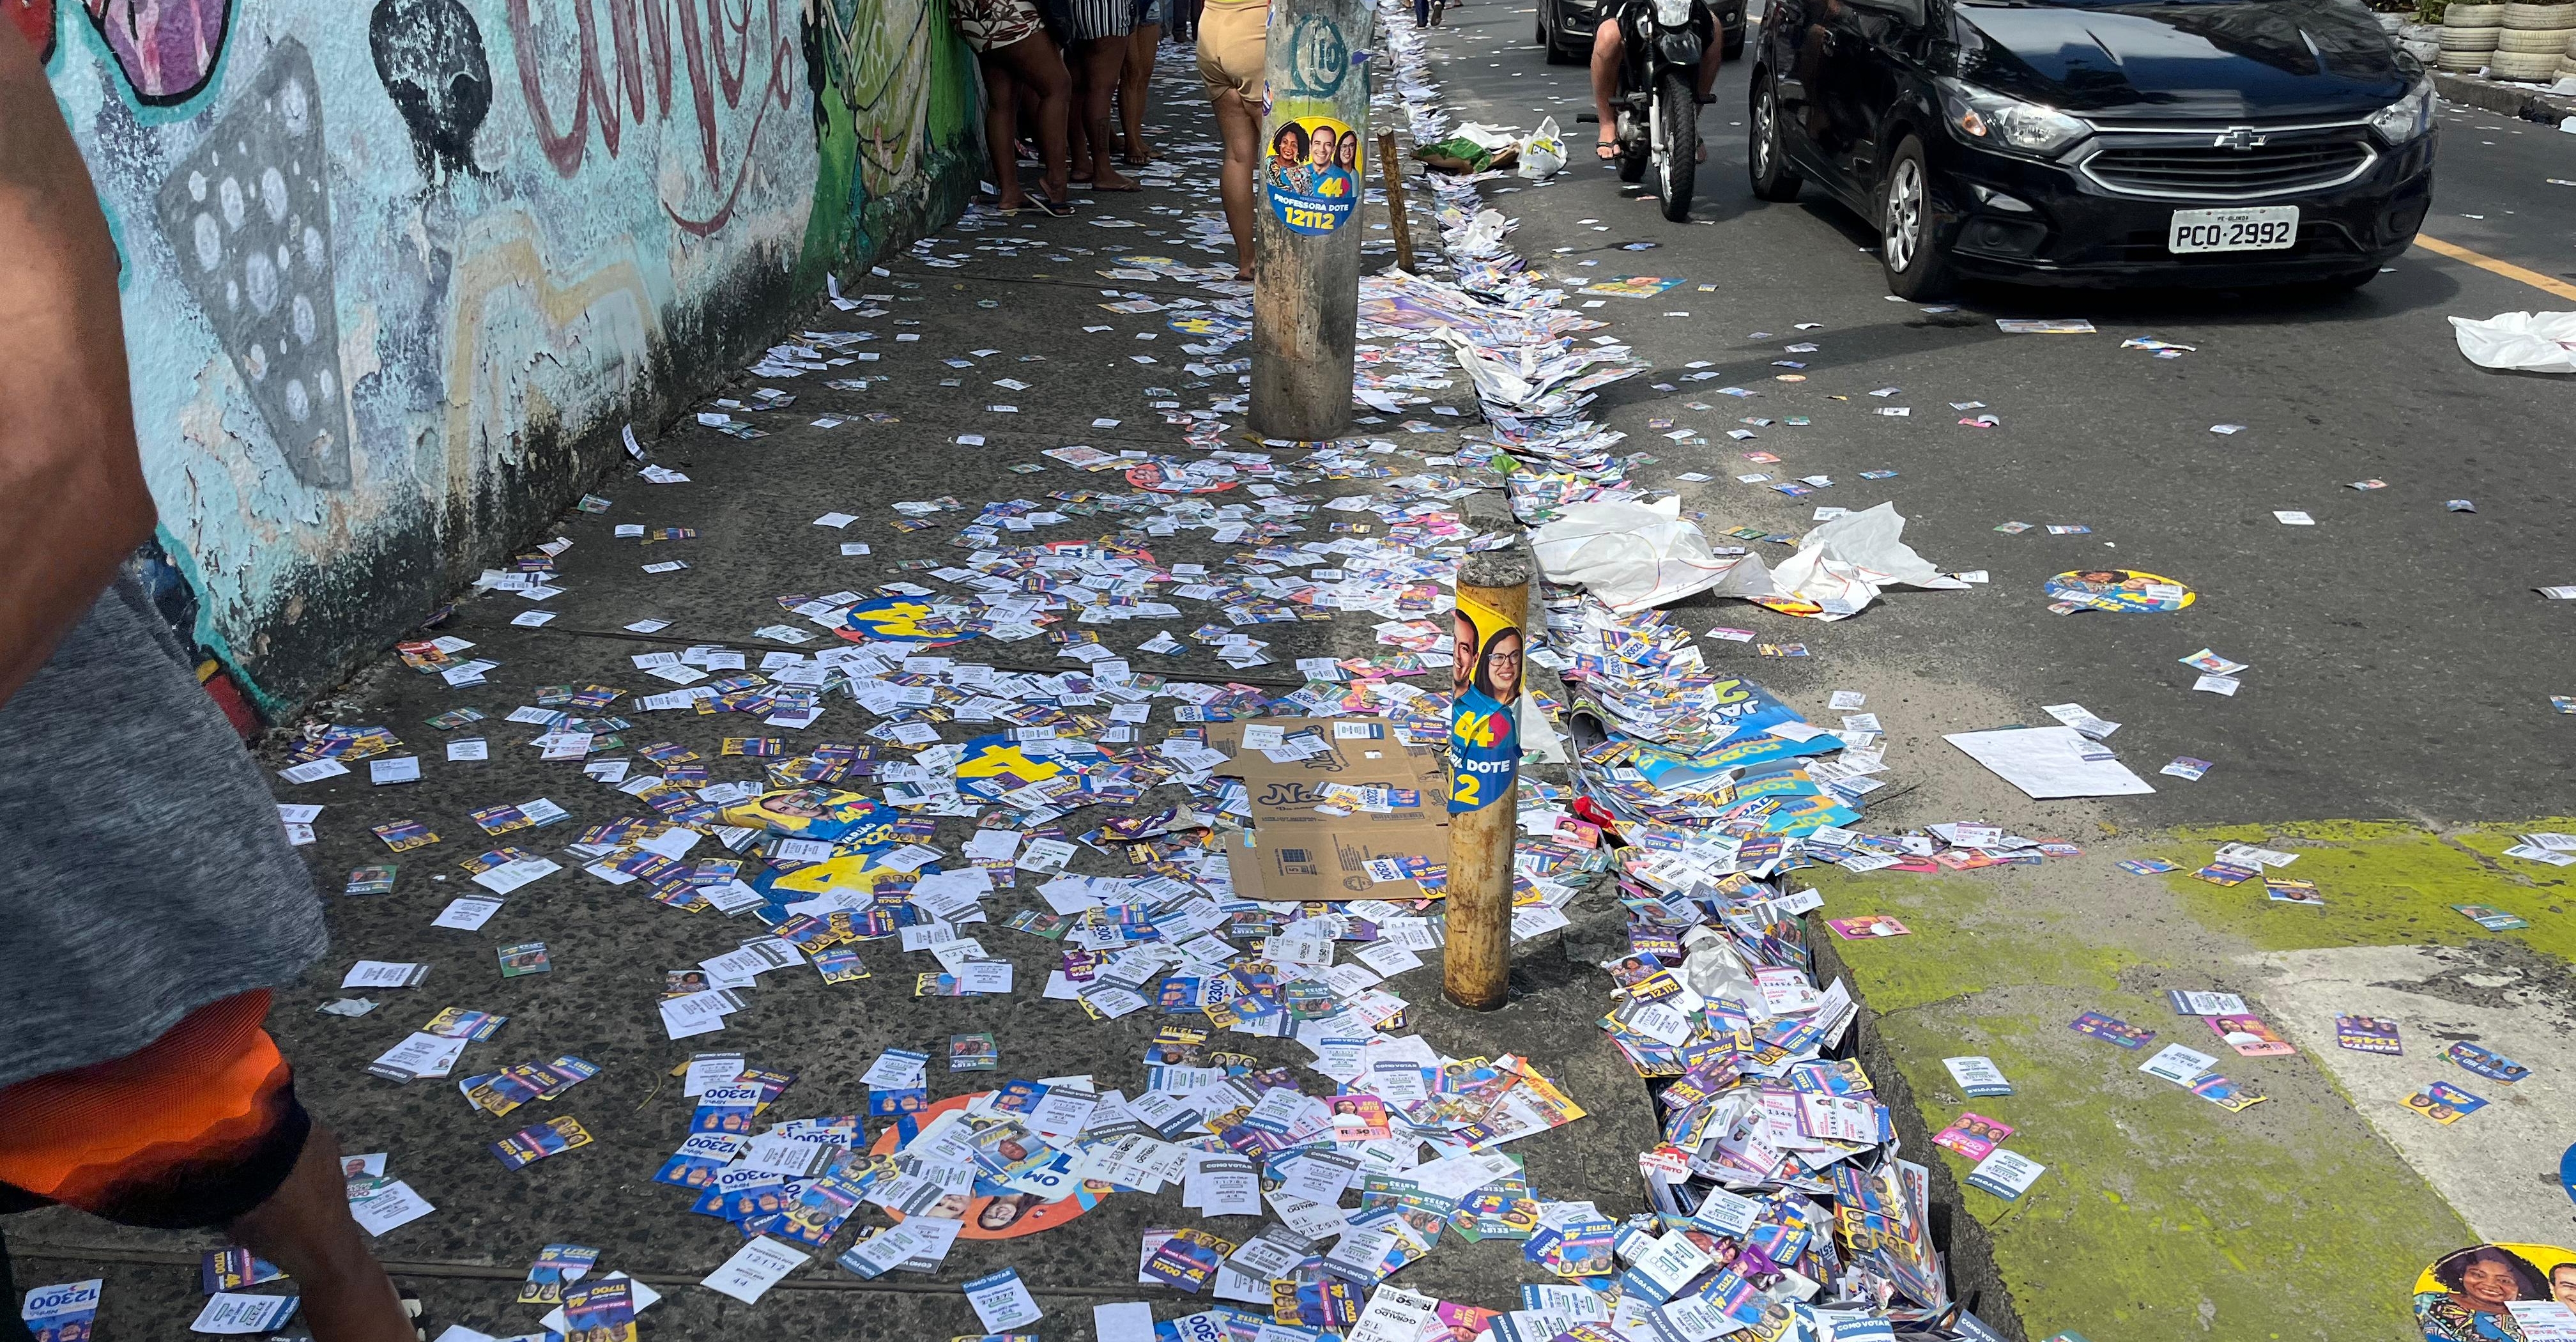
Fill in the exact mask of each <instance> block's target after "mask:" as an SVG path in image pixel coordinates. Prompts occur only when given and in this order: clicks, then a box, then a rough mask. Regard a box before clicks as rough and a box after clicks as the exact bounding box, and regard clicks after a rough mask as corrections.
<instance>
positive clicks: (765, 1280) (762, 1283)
mask: <svg viewBox="0 0 2576 1342" xmlns="http://www.w3.org/2000/svg"><path fill="white" fill-rule="evenodd" d="M812 1256H813V1255H811V1254H808V1253H804V1252H801V1251H799V1250H796V1249H791V1248H788V1247H787V1246H786V1245H784V1244H781V1243H779V1242H778V1241H776V1240H774V1239H771V1238H769V1237H768V1236H766V1235H756V1236H753V1237H752V1239H751V1240H750V1242H748V1243H746V1244H744V1245H743V1246H742V1247H741V1248H739V1249H736V1250H734V1254H733V1257H731V1258H728V1259H726V1260H725V1261H724V1265H723V1266H721V1267H718V1268H717V1269H716V1270H715V1271H713V1272H710V1273H708V1274H707V1276H706V1279H705V1280H704V1281H701V1282H699V1283H698V1284H699V1285H701V1286H704V1287H706V1288H707V1289H708V1290H711V1291H715V1292H717V1293H718V1294H721V1295H729V1296H732V1297H733V1298H734V1299H736V1300H739V1301H741V1302H743V1303H744V1304H746V1305H756V1304H759V1303H760V1297H761V1296H763V1295H765V1294H767V1293H768V1291H769V1288H770V1287H772V1286H775V1285H777V1284H778V1283H779V1281H780V1279H782V1278H784V1277H785V1276H786V1275H787V1274H788V1273H790V1272H793V1271H795V1270H796V1269H798V1268H800V1267H803V1266H804V1265H805V1261H806V1260H807V1259H809V1258H811V1257H812Z"/></svg>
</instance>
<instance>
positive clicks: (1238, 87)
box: [1193, 0, 1270, 280]
mask: <svg viewBox="0 0 2576 1342" xmlns="http://www.w3.org/2000/svg"><path fill="white" fill-rule="evenodd" d="M1193 3H1198V0H1193ZM1204 5H1205V7H1204V8H1203V9H1201V10H1200V14H1199V23H1198V42H1199V78H1200V80H1201V81H1203V82H1204V83H1206V85H1207V90H1208V99H1209V101H1210V102H1212V103H1214V104H1215V105H1216V128H1217V133H1218V135H1220V136H1221V137H1223V139H1224V141H1225V164H1224V166H1223V167H1222V168H1221V169H1219V171H1218V176H1217V194H1218V195H1219V196H1220V197H1222V198H1223V199H1224V201H1225V225H1226V228H1227V229H1228V230H1229V231H1231V232H1232V233H1233V234H1234V277H1235V278H1236V279H1239V280H1248V279H1251V278H1252V261H1253V256H1252V191H1253V177H1254V170H1255V169H1256V168H1257V167H1258V166H1259V162H1260V158H1261V117H1262V114H1263V113H1264V112H1266V111H1267V110H1269V103H1270V92H1269V89H1268V87H1267V77H1266V75H1265V74H1264V71H1265V69H1266V68H1267V65H1268V62H1269V59H1270V32H1269V29H1270V0H1204Z"/></svg>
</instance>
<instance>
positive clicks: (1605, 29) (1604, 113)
mask: <svg viewBox="0 0 2576 1342" xmlns="http://www.w3.org/2000/svg"><path fill="white" fill-rule="evenodd" d="M1618 92H1619V20H1618V19H1616V18H1608V19H1603V20H1602V21H1601V27H1600V28H1599V29H1598V30H1597V31H1595V32H1594V33H1593V34H1592V110H1593V112H1594V113H1595V114H1596V115H1598V116H1599V117H1600V118H1601V125H1600V126H1599V128H1598V129H1599V130H1600V132H1601V135H1600V139H1599V141H1598V142H1597V147H1596V148H1595V149H1594V151H1593V152H1594V153H1595V154H1596V155H1597V156H1599V157H1601V158H1608V157H1610V147H1611V146H1612V145H1614V144H1616V143H1618V140H1619V117H1618V114H1617V113H1615V112H1612V111H1611V110H1610V99H1611V98H1613V97H1615V96H1617V94H1618Z"/></svg>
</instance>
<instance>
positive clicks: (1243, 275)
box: [1234, 261, 1252, 280]
mask: <svg viewBox="0 0 2576 1342" xmlns="http://www.w3.org/2000/svg"><path fill="white" fill-rule="evenodd" d="M1234 277H1235V278H1236V279H1238V280H1248V279H1251V278H1252V263H1251V262H1249V261H1237V262H1235V263H1234Z"/></svg>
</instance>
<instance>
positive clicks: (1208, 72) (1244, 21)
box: [1199, 0, 1270, 110]
mask: <svg viewBox="0 0 2576 1342" xmlns="http://www.w3.org/2000/svg"><path fill="white" fill-rule="evenodd" d="M1269 28H1270V6H1269V4H1268V3H1267V2H1266V0H1243V2H1242V3H1236V4H1222V3H1218V2H1217V0H1209V4H1208V6H1207V8H1205V9H1204V10H1201V11H1200V13H1199V78H1200V79H1202V80H1205V81H1206V82H1207V89H1208V95H1209V96H1210V97H1214V96H1215V95H1217V94H1219V93H1222V92H1224V91H1226V90H1227V89H1232V90H1234V91H1235V93H1236V94H1238V95H1240V96H1241V97H1242V98H1243V100H1244V101H1245V102H1247V103H1250V104H1251V105H1252V106H1253V107H1254V109H1256V110H1258V109H1259V108H1260V106H1261V85H1262V78H1263V75H1262V71H1263V69H1264V67H1265V64H1266V63H1267V61H1268V59H1269V51H1268V48H1269V42H1268V33H1269Z"/></svg>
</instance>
